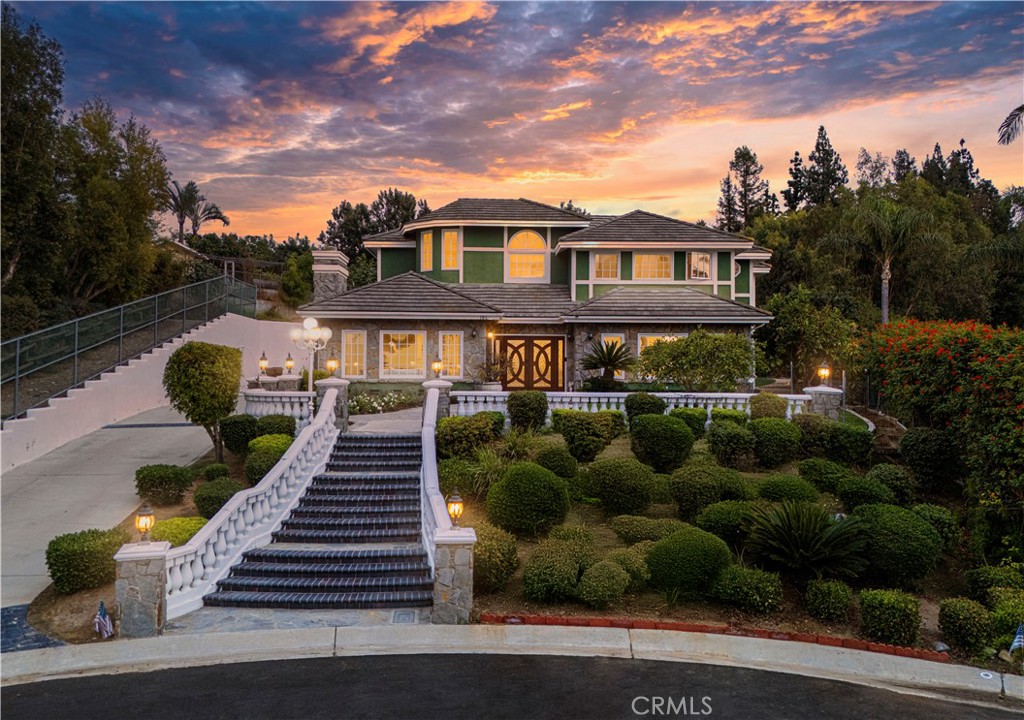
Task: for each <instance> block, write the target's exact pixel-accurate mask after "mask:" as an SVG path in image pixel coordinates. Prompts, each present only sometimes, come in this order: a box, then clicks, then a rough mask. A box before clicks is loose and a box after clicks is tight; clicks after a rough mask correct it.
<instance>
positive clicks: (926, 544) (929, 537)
mask: <svg viewBox="0 0 1024 720" xmlns="http://www.w3.org/2000/svg"><path fill="white" fill-rule="evenodd" d="M855 515H856V516H857V517H859V518H860V519H861V520H862V521H863V522H864V525H865V527H864V533H865V535H866V536H867V539H868V544H867V548H866V551H865V557H866V558H867V560H868V567H869V569H870V571H871V572H872V574H873V575H874V576H875V578H876V579H878V580H880V581H881V582H884V583H886V584H888V585H894V586H900V587H913V586H915V585H916V584H917V583H918V582H919V581H920V580H921V579H922V578H924V577H925V576H926V575H928V573H930V572H931V571H932V570H934V569H935V568H936V566H937V565H938V564H939V557H940V556H941V555H942V538H940V537H939V534H938V533H937V532H936V531H935V528H933V527H932V526H931V524H929V523H928V521H927V520H925V519H923V518H921V517H920V516H918V515H915V514H914V513H912V512H911V511H910V510H906V509H904V508H901V507H896V506H895V505H861V506H860V507H858V508H857V510H856V511H855Z"/></svg>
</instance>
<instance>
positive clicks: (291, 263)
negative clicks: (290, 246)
mask: <svg viewBox="0 0 1024 720" xmlns="http://www.w3.org/2000/svg"><path fill="white" fill-rule="evenodd" d="M312 295H313V253H311V252H307V253H303V254H301V255H289V256H288V259H287V260H285V261H284V272H283V273H281V297H282V298H283V299H284V301H285V302H286V303H288V304H289V305H291V306H292V307H298V306H299V305H302V304H304V303H307V302H309V299H310V297H312Z"/></svg>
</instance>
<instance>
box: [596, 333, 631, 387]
mask: <svg viewBox="0 0 1024 720" xmlns="http://www.w3.org/2000/svg"><path fill="white" fill-rule="evenodd" d="M601 342H602V343H611V344H612V345H622V344H624V343H625V342H626V336H625V335H621V334H612V333H601ZM615 379H616V380H625V379H626V371H625V370H616V371H615Z"/></svg>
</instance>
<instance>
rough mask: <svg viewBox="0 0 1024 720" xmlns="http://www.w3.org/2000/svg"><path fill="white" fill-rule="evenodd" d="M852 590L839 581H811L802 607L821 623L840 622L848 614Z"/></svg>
mask: <svg viewBox="0 0 1024 720" xmlns="http://www.w3.org/2000/svg"><path fill="white" fill-rule="evenodd" d="M852 601H853V590H851V589H850V586H849V585H847V584H846V583H844V582H842V581H841V580H811V581H810V582H809V583H807V590H806V591H805V592H804V605H806V607H807V612H808V613H809V614H810V615H811V617H813V618H815V619H817V620H820V621H822V622H842V621H843V620H846V616H847V615H848V614H849V612H850V603H851V602H852Z"/></svg>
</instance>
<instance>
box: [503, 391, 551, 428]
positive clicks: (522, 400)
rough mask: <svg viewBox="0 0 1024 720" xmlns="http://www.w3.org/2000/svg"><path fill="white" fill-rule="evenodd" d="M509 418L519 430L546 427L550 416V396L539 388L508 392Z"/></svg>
mask: <svg viewBox="0 0 1024 720" xmlns="http://www.w3.org/2000/svg"><path fill="white" fill-rule="evenodd" d="M507 402H508V405H507V408H508V419H509V422H510V423H511V424H512V427H514V428H516V429H518V430H536V429H537V428H540V427H544V423H545V422H547V416H548V396H547V395H545V394H544V393H542V392H540V391H539V390H516V391H515V392H510V393H509V394H508V400H507Z"/></svg>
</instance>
